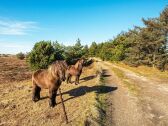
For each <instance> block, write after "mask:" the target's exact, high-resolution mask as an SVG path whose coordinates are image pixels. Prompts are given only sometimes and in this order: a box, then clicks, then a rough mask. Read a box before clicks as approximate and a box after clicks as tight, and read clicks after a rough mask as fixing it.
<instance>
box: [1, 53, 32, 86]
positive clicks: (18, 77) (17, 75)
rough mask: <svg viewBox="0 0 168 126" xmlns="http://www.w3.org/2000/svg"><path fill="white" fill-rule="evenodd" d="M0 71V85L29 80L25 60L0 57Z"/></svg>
mask: <svg viewBox="0 0 168 126" xmlns="http://www.w3.org/2000/svg"><path fill="white" fill-rule="evenodd" d="M0 71H1V72H0V84H2V83H3V84H4V83H8V82H13V81H22V80H27V79H30V78H31V71H30V70H29V69H28V66H27V65H26V62H25V60H19V59H17V58H16V57H14V56H13V57H12V56H10V57H0Z"/></svg>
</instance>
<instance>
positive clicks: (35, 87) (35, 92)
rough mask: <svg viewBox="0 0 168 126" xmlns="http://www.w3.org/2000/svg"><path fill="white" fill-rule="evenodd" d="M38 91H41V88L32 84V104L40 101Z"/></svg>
mask: <svg viewBox="0 0 168 126" xmlns="http://www.w3.org/2000/svg"><path fill="white" fill-rule="evenodd" d="M40 91H41V88H40V87H39V86H37V85H36V84H35V83H33V94H32V100H33V101H34V102H36V101H38V100H40Z"/></svg>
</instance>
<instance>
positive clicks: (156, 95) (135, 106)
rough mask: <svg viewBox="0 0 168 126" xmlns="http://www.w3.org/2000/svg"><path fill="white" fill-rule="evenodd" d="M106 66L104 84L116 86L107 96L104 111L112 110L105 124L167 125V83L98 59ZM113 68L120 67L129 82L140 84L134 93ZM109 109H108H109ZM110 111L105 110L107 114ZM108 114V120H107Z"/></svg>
mask: <svg viewBox="0 0 168 126" xmlns="http://www.w3.org/2000/svg"><path fill="white" fill-rule="evenodd" d="M101 64H102V68H103V69H106V74H109V75H111V76H108V77H106V80H107V85H111V86H115V87H118V89H117V90H116V91H115V92H112V93H111V95H110V96H109V99H108V102H109V104H112V105H111V106H110V107H108V111H107V113H112V114H111V116H110V117H107V118H108V121H107V125H110V123H112V124H113V125H117V126H142V125H143V126H167V125H168V98H167V96H168V83H165V81H163V82H161V81H158V82H157V81H153V80H151V79H149V78H147V77H144V76H141V75H138V74H137V73H135V72H132V71H130V70H128V69H125V68H122V67H119V66H116V65H114V64H111V63H109V62H101ZM112 68H117V69H119V70H121V71H122V72H123V74H124V76H125V77H126V78H127V80H128V81H129V82H131V83H132V84H134V85H136V86H137V87H138V88H140V91H139V92H138V94H137V95H134V94H132V93H131V92H130V91H129V90H128V89H127V88H126V86H125V85H124V84H123V82H122V81H121V79H120V78H119V77H117V76H116V75H115V73H114V72H113V71H112ZM110 111H111V112H110ZM109 115H110V114H107V116H109ZM110 118H111V122H109V120H110Z"/></svg>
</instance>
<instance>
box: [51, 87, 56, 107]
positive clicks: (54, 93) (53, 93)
mask: <svg viewBox="0 0 168 126" xmlns="http://www.w3.org/2000/svg"><path fill="white" fill-rule="evenodd" d="M56 95H57V90H55V89H49V98H50V100H49V106H50V107H54V106H55V105H56V99H55V98H56Z"/></svg>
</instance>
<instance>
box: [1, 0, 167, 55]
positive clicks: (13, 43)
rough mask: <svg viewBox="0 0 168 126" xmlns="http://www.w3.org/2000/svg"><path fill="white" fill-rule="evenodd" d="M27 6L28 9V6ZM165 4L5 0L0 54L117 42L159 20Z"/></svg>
mask: <svg viewBox="0 0 168 126" xmlns="http://www.w3.org/2000/svg"><path fill="white" fill-rule="evenodd" d="M25 5H26V6H25ZM166 5H167V2H166V1H164V0H155V1H153V0H141V1H135V0H130V1H127V0H71V1H67V0H56V1H54V0H49V1H44V0H43V1H40V0H36V1H33V0H29V1H21V0H13V1H11V2H10V3H9V2H7V1H5V0H3V1H1V5H0V44H1V49H0V54H17V53H19V52H23V53H26V52H30V51H31V49H32V48H33V46H34V44H35V43H36V42H38V41H41V40H51V41H56V40H57V41H58V42H59V43H60V44H64V45H66V46H67V45H73V44H75V43H76V40H77V39H78V38H79V39H80V40H81V44H82V45H86V44H87V45H90V44H91V43H92V42H93V41H95V42H96V43H100V42H104V41H107V40H109V39H113V38H114V37H115V36H117V35H118V34H119V33H121V32H122V31H128V30H129V29H132V28H133V27H134V26H140V27H143V26H144V25H143V22H142V20H141V19H142V18H145V19H147V18H154V17H158V16H159V14H160V13H161V12H162V10H163V9H164V8H165V7H166Z"/></svg>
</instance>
